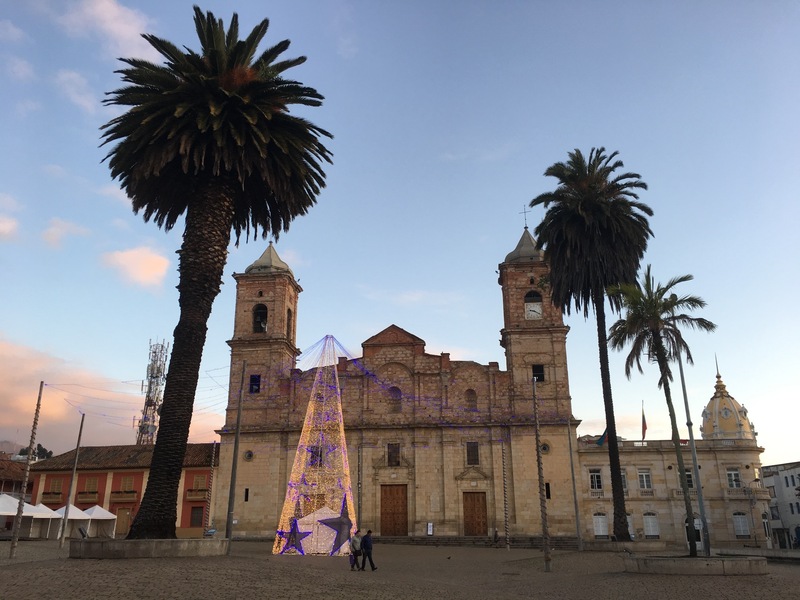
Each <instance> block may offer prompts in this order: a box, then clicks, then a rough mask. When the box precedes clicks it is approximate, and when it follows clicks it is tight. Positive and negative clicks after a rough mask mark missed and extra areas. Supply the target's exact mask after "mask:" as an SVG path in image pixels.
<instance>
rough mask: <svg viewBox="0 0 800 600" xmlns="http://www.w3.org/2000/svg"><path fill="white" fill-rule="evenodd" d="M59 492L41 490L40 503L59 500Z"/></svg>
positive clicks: (50, 502) (51, 502)
mask: <svg viewBox="0 0 800 600" xmlns="http://www.w3.org/2000/svg"><path fill="white" fill-rule="evenodd" d="M61 496H62V494H61V492H42V503H43V504H53V503H56V502H61Z"/></svg>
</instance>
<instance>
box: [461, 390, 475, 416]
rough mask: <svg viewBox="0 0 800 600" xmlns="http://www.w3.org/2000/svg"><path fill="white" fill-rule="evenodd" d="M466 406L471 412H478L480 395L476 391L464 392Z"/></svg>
mask: <svg viewBox="0 0 800 600" xmlns="http://www.w3.org/2000/svg"><path fill="white" fill-rule="evenodd" d="M464 406H465V407H466V409H467V410H469V411H472V412H477V411H478V394H476V393H475V390H467V391H466V392H464Z"/></svg>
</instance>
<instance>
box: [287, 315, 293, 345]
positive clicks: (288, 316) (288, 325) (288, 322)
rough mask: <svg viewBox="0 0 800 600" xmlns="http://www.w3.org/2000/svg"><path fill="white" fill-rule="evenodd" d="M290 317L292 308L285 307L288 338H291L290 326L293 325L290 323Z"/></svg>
mask: <svg viewBox="0 0 800 600" xmlns="http://www.w3.org/2000/svg"><path fill="white" fill-rule="evenodd" d="M292 318H293V315H292V309H291V308H287V309H286V337H287V338H289V339H290V340H291V339H292V327H294V324H293V323H292Z"/></svg>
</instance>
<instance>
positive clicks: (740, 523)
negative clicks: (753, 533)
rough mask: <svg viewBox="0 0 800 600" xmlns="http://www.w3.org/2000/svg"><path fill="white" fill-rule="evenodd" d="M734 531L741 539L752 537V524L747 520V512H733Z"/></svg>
mask: <svg viewBox="0 0 800 600" xmlns="http://www.w3.org/2000/svg"><path fill="white" fill-rule="evenodd" d="M733 533H734V534H735V535H736V537H737V538H739V539H747V538H749V537H750V524H749V523H748V522H747V515H746V514H745V513H743V512H735V513H733Z"/></svg>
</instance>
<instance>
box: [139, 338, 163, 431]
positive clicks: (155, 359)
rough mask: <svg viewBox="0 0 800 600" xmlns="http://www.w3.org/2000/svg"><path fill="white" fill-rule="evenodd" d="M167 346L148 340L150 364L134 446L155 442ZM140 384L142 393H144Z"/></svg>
mask: <svg viewBox="0 0 800 600" xmlns="http://www.w3.org/2000/svg"><path fill="white" fill-rule="evenodd" d="M168 349H169V344H165V343H164V342H161V343H160V344H159V343H155V344H154V343H153V341H152V340H150V362H149V363H148V364H147V394H146V395H145V398H144V408H143V409H142V417H141V418H140V419H139V427H138V429H137V433H136V445H137V446H148V445H152V444H154V443H155V441H156V431H158V416H159V414H161V393H162V390H163V388H164V381H165V380H166V378H167V375H166V365H167V350H168ZM144 384H145V382H144V381H143V382H142V391H143V392H144Z"/></svg>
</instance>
